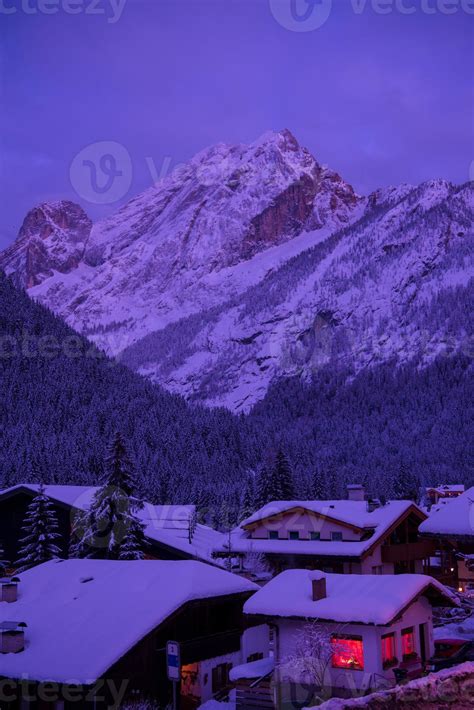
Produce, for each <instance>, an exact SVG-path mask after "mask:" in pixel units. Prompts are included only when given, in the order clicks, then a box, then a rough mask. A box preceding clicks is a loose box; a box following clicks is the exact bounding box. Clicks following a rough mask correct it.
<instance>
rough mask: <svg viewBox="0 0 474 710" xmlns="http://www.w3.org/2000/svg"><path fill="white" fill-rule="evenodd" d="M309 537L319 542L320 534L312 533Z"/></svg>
mask: <svg viewBox="0 0 474 710" xmlns="http://www.w3.org/2000/svg"><path fill="white" fill-rule="evenodd" d="M310 537H311V540H321V533H320V532H312V533H311V536H310Z"/></svg>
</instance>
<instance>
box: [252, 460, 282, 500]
mask: <svg viewBox="0 0 474 710" xmlns="http://www.w3.org/2000/svg"><path fill="white" fill-rule="evenodd" d="M275 493H277V492H276V491H275V489H274V486H273V480H272V476H271V471H270V469H269V468H268V467H267V466H262V468H261V469H260V471H259V472H258V474H257V478H256V481H255V509H256V510H258V509H259V508H262V507H263V506H264V505H266V504H267V503H269V502H270V501H271V500H276V498H275Z"/></svg>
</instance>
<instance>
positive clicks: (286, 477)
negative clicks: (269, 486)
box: [272, 448, 295, 500]
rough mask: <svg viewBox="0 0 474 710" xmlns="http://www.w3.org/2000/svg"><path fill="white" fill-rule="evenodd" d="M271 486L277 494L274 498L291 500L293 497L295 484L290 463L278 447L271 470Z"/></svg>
mask: <svg viewBox="0 0 474 710" xmlns="http://www.w3.org/2000/svg"><path fill="white" fill-rule="evenodd" d="M272 480H273V486H274V489H275V493H276V495H277V497H276V498H274V500H293V499H294V497H295V484H294V480H293V472H292V470H291V466H290V463H289V461H288V459H287V457H286V455H285V454H284V452H283V450H282V449H281V448H280V449H279V450H278V453H277V455H276V459H275V466H274V469H273V472H272Z"/></svg>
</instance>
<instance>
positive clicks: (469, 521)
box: [420, 486, 474, 592]
mask: <svg viewBox="0 0 474 710" xmlns="http://www.w3.org/2000/svg"><path fill="white" fill-rule="evenodd" d="M420 535H421V537H422V539H425V540H429V541H430V542H431V543H432V544H433V545H434V546H435V553H434V554H433V556H432V558H431V569H430V574H432V575H433V576H434V577H436V578H437V579H439V580H440V581H442V582H443V583H444V584H448V585H449V586H452V587H455V588H456V589H458V590H459V591H461V592H464V591H466V589H468V588H474V565H473V564H472V559H473V558H472V557H471V556H472V555H474V486H473V487H472V488H469V489H468V490H466V491H465V492H464V493H462V494H461V495H459V496H454V497H450V498H444V499H440V500H439V501H438V504H437V505H436V506H433V507H432V508H431V511H430V514H429V517H428V518H427V520H425V521H424V522H423V523H422V524H421V525H420Z"/></svg>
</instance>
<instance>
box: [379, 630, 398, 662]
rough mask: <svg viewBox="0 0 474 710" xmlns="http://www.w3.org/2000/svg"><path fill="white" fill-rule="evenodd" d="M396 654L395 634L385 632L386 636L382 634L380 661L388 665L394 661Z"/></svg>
mask: <svg viewBox="0 0 474 710" xmlns="http://www.w3.org/2000/svg"><path fill="white" fill-rule="evenodd" d="M396 660H397V659H396V654H395V635H394V634H386V636H382V661H383V664H384V666H386V665H390V664H391V663H393V662H394V661H396Z"/></svg>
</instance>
